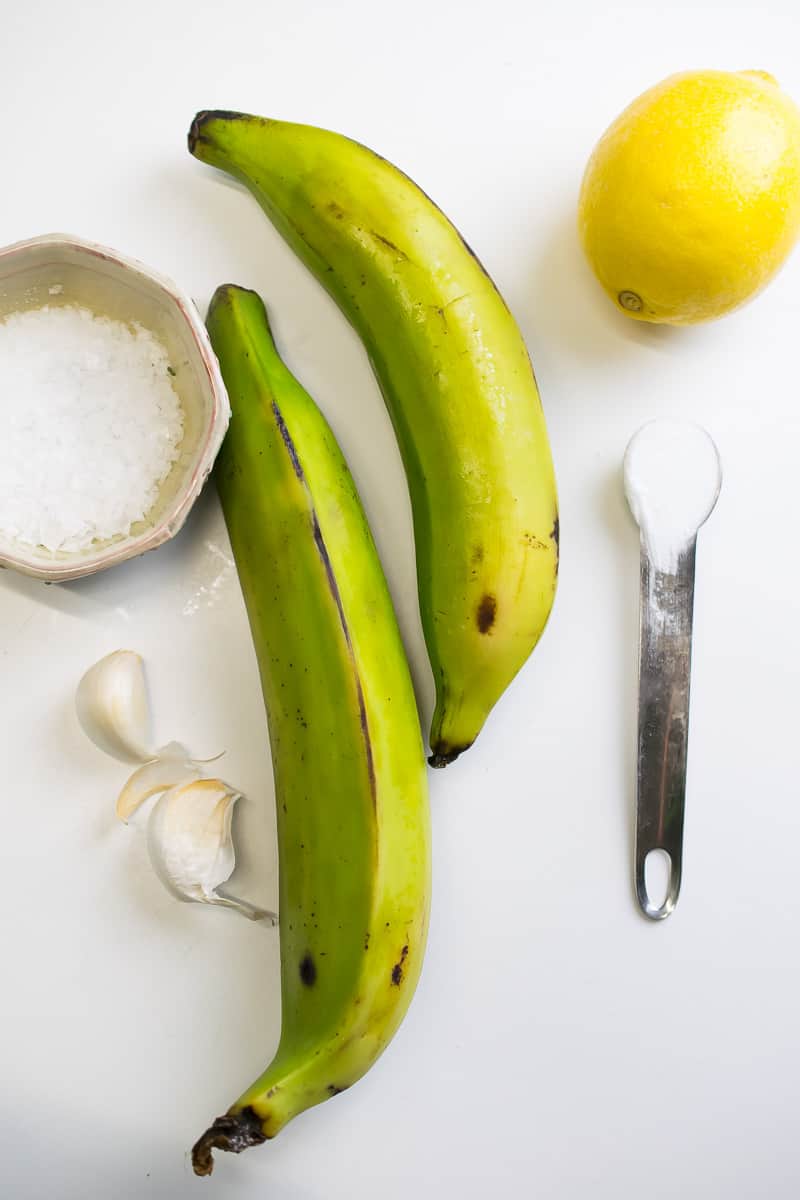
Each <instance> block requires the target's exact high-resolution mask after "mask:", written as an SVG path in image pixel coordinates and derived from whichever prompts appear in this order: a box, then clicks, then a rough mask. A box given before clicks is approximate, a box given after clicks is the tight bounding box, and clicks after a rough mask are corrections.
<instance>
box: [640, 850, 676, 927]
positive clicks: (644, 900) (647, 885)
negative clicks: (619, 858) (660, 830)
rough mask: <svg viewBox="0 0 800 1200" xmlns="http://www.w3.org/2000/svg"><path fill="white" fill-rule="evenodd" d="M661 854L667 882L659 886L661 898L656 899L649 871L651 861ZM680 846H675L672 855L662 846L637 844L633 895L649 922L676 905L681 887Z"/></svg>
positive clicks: (668, 911) (662, 917) (665, 915)
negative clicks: (648, 846)
mask: <svg viewBox="0 0 800 1200" xmlns="http://www.w3.org/2000/svg"><path fill="white" fill-rule="evenodd" d="M662 856H663V863H662V864H661V866H662V867H663V870H664V872H665V873H666V881H665V883H664V885H662V887H661V888H660V889H659V891H658V893H657V894H658V895H659V896H660V899H658V900H657V901H656V899H655V898H654V893H655V887H654V880H653V878H652V874H653V873H652V872H651V870H650V867H651V865H652V864H653V860H654V859H656V857H662ZM681 868H682V860H681V847H680V846H678V847H677V849H676V851H675V852H674V853H673V854H670V852H669V851H668V850H665V849H664V848H663V847H662V846H658V847H653V848H652V849H650V850H646V849H645V847H644V846H643V845H641V844H639V845H637V847H636V870H635V879H636V898H637V900H638V901H639V907H640V908H641V910H642V912H643V913H644V915H645V916H646V917H649V918H650V920H651V921H663V920H664V918H665V917H668V916H669V915H670V913H671V912H672V910H673V909H674V907H675V905H676V904H677V903H678V896H679V895H680V890H681Z"/></svg>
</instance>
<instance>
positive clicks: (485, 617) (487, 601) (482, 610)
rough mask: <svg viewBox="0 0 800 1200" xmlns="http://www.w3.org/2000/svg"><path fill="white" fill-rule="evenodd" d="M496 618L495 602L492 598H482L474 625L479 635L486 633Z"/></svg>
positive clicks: (487, 596)
mask: <svg viewBox="0 0 800 1200" xmlns="http://www.w3.org/2000/svg"><path fill="white" fill-rule="evenodd" d="M496 616H497V601H496V600H495V598H494V596H489V595H486V596H483V597H482V599H481V602H480V604H479V605H478V609H477V611H476V613H475V624H476V625H477V626H478V629H479V631H480V632H481V633H488V632H489V630H490V629H491V628H492V626H493V625H494V619H495V617H496Z"/></svg>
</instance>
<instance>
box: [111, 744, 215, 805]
mask: <svg viewBox="0 0 800 1200" xmlns="http://www.w3.org/2000/svg"><path fill="white" fill-rule="evenodd" d="M171 744H172V745H174V746H178V743H177V742H174V743H171ZM165 749H166V747H165ZM179 749H181V750H183V747H182V746H180V747H179ZM161 753H162V755H163V754H164V751H163V750H162V752H161ZM201 775H202V771H201V770H200V768H199V767H198V766H196V764H195V763H193V762H192V761H191V760H190V759H189V758H187V756H186V753H185V751H184V753H183V754H181V755H177V754H174V755H169V756H165V757H161V758H156V759H153V761H152V762H148V763H145V764H144V766H141V767H137V769H136V770H135V771H134V772H133V774H132V775H131V777H130V779H129V780H128V782H127V783H126V784H125V786H124V788H123V789H122V791H121V792H120V794H119V796H118V797H117V816H118V817H119V819H120V821H123V822H124V823H125V824H126V825H127V823H128V821H129V820H130V818H131V817H132V816H133V814H134V813H135V812H136V810H137V809H138V808H141V806H142V805H143V804H144V802H145V800H149V799H150V797H151V796H155V795H156V794H157V793H158V792H166V791H167V790H168V789H169V788H172V787H175V786H176V785H177V784H180V783H189V782H190V781H191V780H193V779H200V777H201Z"/></svg>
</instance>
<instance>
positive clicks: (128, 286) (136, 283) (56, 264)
mask: <svg viewBox="0 0 800 1200" xmlns="http://www.w3.org/2000/svg"><path fill="white" fill-rule="evenodd" d="M61 304H63V305H67V304H79V305H82V306H84V307H86V308H89V309H91V310H92V312H94V313H96V314H98V315H99V316H106V317H111V318H113V319H115V320H120V321H135V322H138V323H139V324H140V325H142V326H143V327H144V328H146V329H149V330H150V331H151V332H152V333H153V334H154V335H155V336H156V337H157V338H158V339H159V340H160V341H161V342H162V343H163V345H164V346H165V347H166V349H167V352H168V354H169V359H170V364H171V366H172V368H173V370H174V372H175V375H174V377H173V386H174V388H175V391H176V392H177V394H178V397H179V399H180V402H181V406H182V408H183V416H184V435H183V441H182V443H181V446H180V451H179V455H178V458H177V460H176V462H175V463H174V465H173V467H172V469H171V471H170V473H169V475H168V476H167V478H166V479H165V480H164V481H163V483H162V484H161V486H160V489H159V494H158V498H157V500H156V502H155V504H154V505H153V507H152V509H151V510H150V512H149V513H148V514H147V516H146V517H145V518H144V519H143V520H142V521H141V522H139V523H138V524H137V525H135V526H134V527H133V528H132V529H131V532H130V533H129V534H128V535H127V536H120V537H115V538H112V539H109V540H107V541H97V542H94V543H92V545H91V546H90V547H88V548H87V549H85V550H79V551H50V550H47V549H46V548H45V547H42V546H32V545H27V544H24V543H22V542H20V541H17V540H15V539H13V538H9V537H4V536H3V534H2V531H1V530H0V566H5V567H13V568H14V569H15V570H17V571H22V572H23V573H24V574H26V575H34V576H36V577H37V578H39V579H46V580H49V581H51V582H56V581H63V580H67V579H78V578H79V577H80V576H82V575H91V574H93V573H94V572H95V571H100V570H103V569H104V568H106V567H110V566H113V565H115V564H116V563H120V562H123V561H124V560H125V559H128V558H132V557H134V556H135V555H138V554H143V553H144V552H145V551H146V550H153V549H154V548H155V547H156V546H160V545H161V544H162V543H163V542H166V541H167V540H168V539H169V538H171V537H173V536H174V535H175V534H176V533H177V532H178V530H179V529H180V528H181V526H182V525H183V523H184V521H185V520H186V518H187V516H188V515H189V511H190V509H191V507H192V505H193V504H194V502H195V500H196V499H197V497H198V495H199V494H200V490H201V488H202V486H203V484H204V482H205V480H206V477H207V476H208V473H209V471H210V470H211V468H212V466H213V465H214V459H215V458H216V456H217V452H218V450H219V448H220V446H221V444H222V439H223V437H224V436H225V430H226V429H227V427H228V421H229V419H230V405H229V403H228V396H227V393H226V391H225V385H224V383H223V381H222V375H221V374H220V369H219V365H218V363H217V359H216V356H215V354H214V351H213V350H212V348H211V343H210V341H209V339H208V334H207V332H206V329H205V326H204V325H203V322H202V321H201V319H200V316H199V314H198V312H197V309H196V308H195V305H194V303H193V302H192V300H191V299H189V297H188V296H186V295H185V294H184V293H183V292H182V291H181V290H180V288H178V287H176V285H175V284H174V283H172V282H171V281H170V280H169V279H165V278H164V277H163V276H162V275H158V274H157V273H156V272H155V271H151V270H149V269H148V268H147V267H144V266H142V264H141V263H138V262H135V261H134V260H133V259H130V258H126V257H124V256H123V255H121V254H117V253H116V251H113V250H108V249H107V248H106V247H104V246H98V245H95V244H94V243H92V242H85V241H82V240H81V239H80V238H75V237H70V236H68V235H66V234H48V235H47V236H46V237H37V238H32V239H31V240H29V241H25V242H17V243H15V245H13V246H7V247H6V248H5V249H0V320H2V319H3V318H4V317H6V316H8V314H9V313H12V312H20V311H25V310H28V309H35V308H41V307H43V306H44V305H51V306H52V305H61ZM1 523H2V514H0V524H1Z"/></svg>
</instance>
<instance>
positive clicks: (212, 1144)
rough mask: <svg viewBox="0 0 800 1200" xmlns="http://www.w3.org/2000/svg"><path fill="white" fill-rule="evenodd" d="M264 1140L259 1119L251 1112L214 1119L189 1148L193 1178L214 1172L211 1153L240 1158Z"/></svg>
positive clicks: (244, 1110)
mask: <svg viewBox="0 0 800 1200" xmlns="http://www.w3.org/2000/svg"><path fill="white" fill-rule="evenodd" d="M266 1140H267V1135H266V1134H265V1133H264V1130H263V1127H262V1124H261V1118H260V1117H259V1115H258V1113H257V1112H255V1111H254V1110H253V1109H252V1108H243V1109H242V1110H241V1111H240V1112H237V1113H225V1115H224V1117H217V1119H216V1121H215V1122H214V1124H213V1125H211V1126H210V1128H208V1129H207V1130H206V1131H205V1133H204V1134H203V1136H202V1137H201V1138H199V1139H198V1140H197V1141H196V1142H195V1144H194V1146H192V1167H193V1169H194V1173H195V1175H210V1174H211V1172H212V1171H213V1170H214V1155H213V1153H212V1151H214V1150H228V1151H230V1153H231V1154H241V1153H242V1151H243V1150H248V1149H249V1148H250V1146H260V1145H261V1143H262V1142H265V1141H266Z"/></svg>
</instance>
